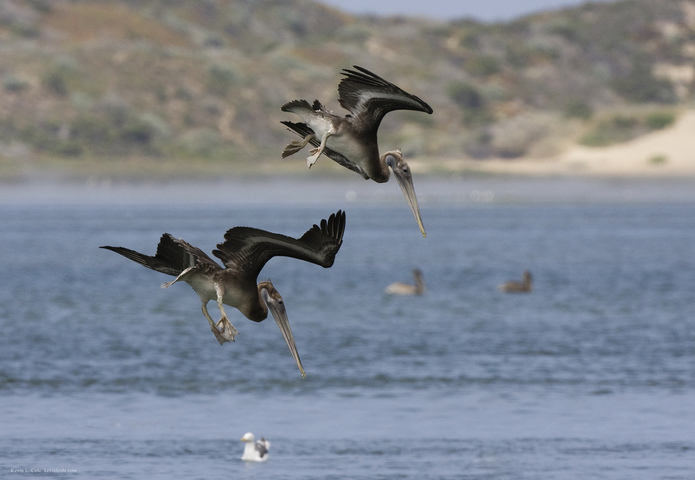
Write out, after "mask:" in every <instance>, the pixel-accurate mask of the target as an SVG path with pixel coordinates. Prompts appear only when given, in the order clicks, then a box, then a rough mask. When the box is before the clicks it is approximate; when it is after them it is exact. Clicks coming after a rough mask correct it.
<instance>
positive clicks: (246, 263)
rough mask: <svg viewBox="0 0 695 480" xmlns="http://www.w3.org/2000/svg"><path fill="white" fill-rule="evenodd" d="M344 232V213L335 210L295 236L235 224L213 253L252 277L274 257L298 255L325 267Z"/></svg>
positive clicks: (233, 267)
mask: <svg viewBox="0 0 695 480" xmlns="http://www.w3.org/2000/svg"><path fill="white" fill-rule="evenodd" d="M344 232H345V213H344V212H343V211H341V210H338V212H337V213H334V214H332V215H331V216H330V217H329V218H328V220H321V225H320V226H319V225H314V226H313V227H311V229H309V230H308V231H307V232H306V233H305V234H304V235H302V236H301V237H300V238H298V239H297V238H292V237H288V236H285V235H281V234H278V233H272V232H267V231H265V230H260V229H257V228H252V227H234V228H232V229H230V230H227V233H225V235H224V239H225V241H224V242H223V243H220V244H218V245H217V249H216V250H213V252H212V253H213V255H215V256H216V257H217V258H219V259H220V260H222V262H223V263H224V264H225V265H226V266H227V268H230V269H235V270H237V271H238V272H239V273H241V274H243V275H248V276H252V277H253V278H254V279H256V277H258V274H259V273H260V271H261V269H262V268H263V266H264V265H265V264H266V262H268V260H270V259H271V258H273V257H276V256H283V257H292V258H297V259H299V260H304V261H306V262H310V263H315V264H317V265H320V266H322V267H324V268H328V267H330V266H331V265H333V261H334V260H335V255H336V253H337V252H338V250H339V249H340V246H341V245H342V243H343V233H344Z"/></svg>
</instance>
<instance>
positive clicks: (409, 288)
mask: <svg viewBox="0 0 695 480" xmlns="http://www.w3.org/2000/svg"><path fill="white" fill-rule="evenodd" d="M413 278H414V279H415V285H408V284H407V283H401V282H396V283H392V284H391V285H389V286H388V287H386V289H385V290H384V293H387V294H388V295H422V294H423V293H425V282H424V281H423V280H422V272H421V271H420V270H419V269H417V268H416V269H415V270H413Z"/></svg>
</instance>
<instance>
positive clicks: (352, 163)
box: [282, 65, 432, 236]
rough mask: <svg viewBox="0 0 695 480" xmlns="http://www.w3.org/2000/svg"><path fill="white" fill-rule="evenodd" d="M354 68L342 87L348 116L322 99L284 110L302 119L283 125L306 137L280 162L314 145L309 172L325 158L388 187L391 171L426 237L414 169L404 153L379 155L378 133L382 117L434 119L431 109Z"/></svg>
mask: <svg viewBox="0 0 695 480" xmlns="http://www.w3.org/2000/svg"><path fill="white" fill-rule="evenodd" d="M354 68H355V70H348V69H344V70H343V72H342V73H343V75H345V78H343V79H342V80H341V81H340V84H339V85H338V102H339V103H340V105H341V106H342V107H343V108H345V109H346V110H348V112H349V114H348V115H346V116H344V117H342V116H340V115H335V114H334V113H332V112H330V111H328V110H327V109H326V108H325V107H324V106H323V105H322V104H321V102H319V101H318V100H315V101H314V103H313V105H312V104H310V103H309V102H307V101H306V100H293V101H291V102H288V103H286V104H285V105H283V106H282V111H284V112H291V113H295V114H297V115H298V116H299V117H301V119H302V120H303V123H294V122H288V121H283V122H282V123H283V124H284V125H286V126H287V127H289V128H290V129H291V130H292V131H293V132H294V133H296V134H298V135H299V136H300V137H302V140H301V141H292V142H290V143H289V144H288V145H287V146H286V147H285V150H284V151H283V152H282V157H283V158H285V157H287V156H290V155H292V154H294V153H297V152H298V151H300V150H301V149H302V148H304V147H305V146H306V145H307V144H308V143H311V144H312V145H313V146H314V147H316V148H314V149H312V150H311V156H310V157H308V158H307V165H308V166H309V167H311V166H312V165H313V164H314V163H315V162H316V160H318V158H319V156H320V155H321V154H322V153H323V154H324V155H326V156H328V157H329V158H331V159H332V160H334V161H335V162H337V163H338V164H340V165H342V166H343V167H345V168H348V169H350V170H352V171H353V172H356V173H359V174H360V175H361V176H362V177H363V178H364V179H372V180H374V181H375V182H377V183H384V182H387V181H388V180H389V178H390V176H391V172H393V174H394V176H395V177H396V180H397V181H398V185H399V186H400V187H401V190H402V191H403V195H404V196H405V198H406V200H407V201H408V205H409V206H410V209H411V210H412V212H413V215H414V216H415V220H416V221H417V223H418V226H419V227H420V231H421V232H422V235H423V236H426V235H427V234H426V233H425V227H424V226H423V224H422V219H421V217H420V207H419V206H418V202H417V197H416V196H415V187H414V186H413V176H412V173H411V170H410V167H409V166H408V163H407V162H406V161H405V159H404V158H403V154H402V153H401V152H400V150H390V151H387V152H386V153H383V154H381V155H380V154H379V145H378V142H377V131H378V130H379V125H380V124H381V120H382V119H383V118H384V115H386V114H387V113H389V112H391V111H393V110H414V111H419V112H425V113H428V114H431V113H432V107H430V106H429V105H428V104H427V103H425V102H424V101H422V100H421V99H420V98H418V97H416V96H415V95H412V94H410V93H408V92H406V91H404V90H402V89H400V88H399V87H397V86H396V85H394V84H393V83H391V82H389V81H387V80H384V79H383V78H381V77H380V76H378V75H376V74H374V73H372V72H370V71H369V70H367V69H365V68H362V67H358V66H356V65H355V66H354Z"/></svg>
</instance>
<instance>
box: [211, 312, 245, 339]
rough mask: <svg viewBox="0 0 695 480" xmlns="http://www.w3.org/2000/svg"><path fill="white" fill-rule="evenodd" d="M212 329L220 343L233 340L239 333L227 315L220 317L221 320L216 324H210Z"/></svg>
mask: <svg viewBox="0 0 695 480" xmlns="http://www.w3.org/2000/svg"><path fill="white" fill-rule="evenodd" d="M210 330H212V333H214V334H215V338H216V339H217V341H218V342H220V345H224V344H225V343H226V342H233V341H234V337H236V336H237V335H239V331H238V330H237V329H236V328H234V325H232V324H231V322H230V321H229V319H228V318H227V317H222V318H220V321H219V322H217V324H215V325H210Z"/></svg>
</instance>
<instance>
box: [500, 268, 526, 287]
mask: <svg viewBox="0 0 695 480" xmlns="http://www.w3.org/2000/svg"><path fill="white" fill-rule="evenodd" d="M521 278H522V280H521V282H517V281H516V280H510V281H508V282H505V283H503V284H502V285H500V286H499V287H498V288H499V289H500V291H502V292H505V293H531V291H532V290H533V288H532V285H531V282H532V280H533V278H532V277H531V272H529V271H528V270H526V271H524V273H523V274H522V276H521Z"/></svg>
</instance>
